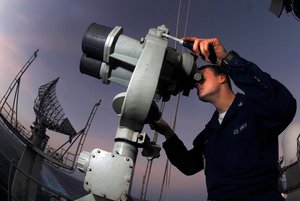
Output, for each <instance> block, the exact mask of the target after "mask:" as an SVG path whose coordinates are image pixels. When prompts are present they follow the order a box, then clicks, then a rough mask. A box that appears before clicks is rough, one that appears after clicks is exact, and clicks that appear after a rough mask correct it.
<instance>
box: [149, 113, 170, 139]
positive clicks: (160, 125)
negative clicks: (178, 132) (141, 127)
mask: <svg viewBox="0 0 300 201" xmlns="http://www.w3.org/2000/svg"><path fill="white" fill-rule="evenodd" d="M149 126H150V128H151V129H153V130H155V131H157V132H159V133H160V134H162V135H164V136H165V138H166V139H169V138H170V137H171V136H173V135H174V134H175V133H174V131H173V129H172V128H171V127H170V126H169V124H168V123H167V122H166V121H165V120H164V119H163V118H160V119H159V120H157V121H153V122H151V123H149Z"/></svg>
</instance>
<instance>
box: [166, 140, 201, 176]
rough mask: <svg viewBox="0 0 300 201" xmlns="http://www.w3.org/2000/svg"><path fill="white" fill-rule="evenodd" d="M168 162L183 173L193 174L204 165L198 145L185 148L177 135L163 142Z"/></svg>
mask: <svg viewBox="0 0 300 201" xmlns="http://www.w3.org/2000/svg"><path fill="white" fill-rule="evenodd" d="M163 148H164V149H165V151H166V154H167V156H168V159H169V160H170V162H171V163H172V164H173V165H174V166H175V167H177V168H178V169H179V170H180V171H181V172H182V173H183V174H185V175H193V174H196V173H197V172H199V171H201V170H202V169H203V167H204V160H203V153H202V150H201V148H200V146H195V144H194V147H193V148H192V149H191V150H187V148H186V147H185V145H184V144H183V142H182V141H181V140H180V139H179V138H178V136H177V135H173V136H172V137H171V138H169V139H168V140H167V141H165V142H164V143H163Z"/></svg>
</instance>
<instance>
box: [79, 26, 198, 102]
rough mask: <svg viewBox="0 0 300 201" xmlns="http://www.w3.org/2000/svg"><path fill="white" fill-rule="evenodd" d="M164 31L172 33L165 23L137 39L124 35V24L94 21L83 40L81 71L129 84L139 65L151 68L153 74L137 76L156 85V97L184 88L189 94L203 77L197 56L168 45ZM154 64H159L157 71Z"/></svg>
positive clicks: (108, 80)
mask: <svg viewBox="0 0 300 201" xmlns="http://www.w3.org/2000/svg"><path fill="white" fill-rule="evenodd" d="M163 33H166V34H168V28H166V27H165V26H164V25H162V26H159V27H157V28H156V29H154V28H152V29H149V33H148V34H147V36H146V37H145V38H142V39H141V40H135V39H132V38H130V37H128V36H126V35H124V34H123V28H122V27H119V26H116V27H114V28H110V27H107V26H103V25H99V24H96V23H93V24H91V25H90V26H89V28H88V29H87V31H86V33H85V34H84V37H83V40H82V51H83V56H82V58H81V61H80V71H81V73H84V74H87V75H90V76H92V77H95V78H98V79H102V81H103V83H104V84H109V83H110V82H115V83H118V84H120V85H122V86H125V87H128V86H129V83H130V82H131V78H132V77H133V76H132V75H133V74H135V71H136V68H140V69H141V71H143V69H144V71H149V75H147V74H146V72H144V73H142V74H140V75H136V76H135V78H137V79H139V81H140V83H143V84H145V83H146V84H147V85H155V96H154V97H155V98H157V99H160V98H162V100H163V101H168V100H169V99H170V96H171V95H177V94H178V93H179V92H181V91H182V92H183V95H186V96H188V94H189V91H190V90H191V89H193V88H194V86H195V82H197V81H199V79H201V74H200V73H198V72H197V67H196V65H195V58H194V56H193V55H191V54H188V53H178V52H176V50H175V49H174V48H171V47H168V46H167V43H168V39H167V38H165V37H164V36H163V35H164V34H163ZM151 68H156V70H155V73H154V72H151ZM149 69H150V70H149ZM151 73H152V74H151ZM199 75H200V76H199Z"/></svg>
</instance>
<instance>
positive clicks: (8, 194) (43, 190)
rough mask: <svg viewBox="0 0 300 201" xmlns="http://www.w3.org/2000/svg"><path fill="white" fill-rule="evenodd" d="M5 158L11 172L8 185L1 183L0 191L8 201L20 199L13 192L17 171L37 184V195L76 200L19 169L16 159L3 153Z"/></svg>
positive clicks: (58, 199)
mask: <svg viewBox="0 0 300 201" xmlns="http://www.w3.org/2000/svg"><path fill="white" fill-rule="evenodd" d="M0 154H1V153H0ZM1 155H2V154H1ZM3 159H4V160H6V161H7V163H8V164H9V172H8V178H7V185H6V186H2V185H1V186H0V192H2V193H1V194H2V196H3V197H5V198H7V201H19V200H18V199H17V198H15V197H14V196H13V194H12V185H13V178H14V175H15V173H16V172H17V171H18V172H20V173H21V174H22V175H23V176H24V177H26V179H27V180H28V181H30V182H32V183H34V184H35V185H37V189H38V194H37V196H41V197H42V198H43V199H45V198H46V199H47V200H55V201H71V200H74V198H70V197H69V196H68V195H64V194H62V193H61V192H59V191H57V190H56V189H54V188H51V187H49V186H46V185H45V184H43V183H42V182H40V181H38V180H37V179H35V178H33V177H31V176H30V175H28V174H27V173H25V172H24V171H23V170H21V169H19V168H18V165H17V163H16V162H15V161H14V160H9V159H8V158H6V157H5V156H3V155H2V160H3ZM3 193H4V195H3ZM2 196H1V197H2ZM3 197H2V198H3ZM37 199H38V197H37Z"/></svg>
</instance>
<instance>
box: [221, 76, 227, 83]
mask: <svg viewBox="0 0 300 201" xmlns="http://www.w3.org/2000/svg"><path fill="white" fill-rule="evenodd" d="M226 79H227V78H226V75H224V74H221V75H219V82H220V83H221V84H224V83H225V82H226Z"/></svg>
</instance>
